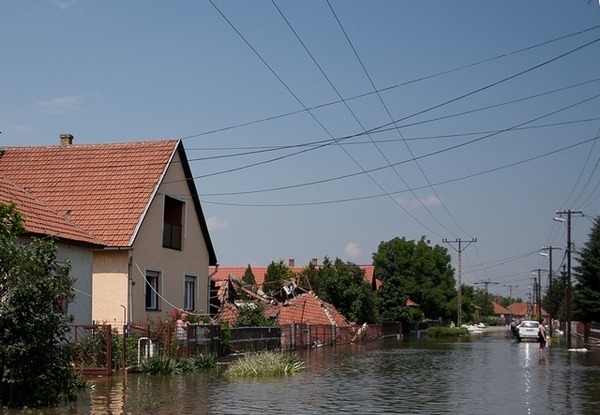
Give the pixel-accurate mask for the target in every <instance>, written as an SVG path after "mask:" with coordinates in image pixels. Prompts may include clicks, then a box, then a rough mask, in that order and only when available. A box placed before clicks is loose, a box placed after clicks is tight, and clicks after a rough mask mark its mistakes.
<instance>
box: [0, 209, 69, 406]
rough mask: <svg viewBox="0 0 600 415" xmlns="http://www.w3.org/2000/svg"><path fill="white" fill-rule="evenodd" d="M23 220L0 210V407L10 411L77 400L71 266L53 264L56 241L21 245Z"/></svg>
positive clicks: (4, 210) (32, 241)
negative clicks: (70, 307) (70, 304)
mask: <svg viewBox="0 0 600 415" xmlns="http://www.w3.org/2000/svg"><path fill="white" fill-rule="evenodd" d="M23 232H24V227H23V220H22V217H21V215H20V214H19V213H18V212H17V211H16V209H15V206H14V205H12V204H11V205H5V204H0V298H2V301H0V373H1V376H0V401H1V402H2V403H3V404H4V405H8V406H10V407H23V406H27V407H44V406H54V405H57V404H59V403H61V402H63V401H71V400H75V399H76V397H77V389H78V385H79V384H80V379H79V378H78V375H77V374H76V373H75V372H74V370H73V366H72V352H73V350H72V347H70V344H69V335H68V334H69V323H70V322H71V321H72V316H70V315H69V314H68V313H67V310H66V309H65V304H68V302H69V301H72V300H73V299H74V298H75V292H74V289H73V279H72V278H71V277H70V276H69V272H70V264H62V265H61V264H59V263H58V262H57V248H56V244H55V241H54V239H52V238H48V239H44V240H41V239H35V238H33V239H32V240H31V242H30V243H29V244H23V243H20V242H19V240H18V237H19V235H21V234H22V233H23Z"/></svg>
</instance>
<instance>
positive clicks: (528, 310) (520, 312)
mask: <svg viewBox="0 0 600 415" xmlns="http://www.w3.org/2000/svg"><path fill="white" fill-rule="evenodd" d="M508 311H509V313H510V314H512V315H513V316H526V315H528V314H531V315H534V316H535V315H536V314H538V309H537V305H535V304H531V305H530V304H527V303H512V304H511V305H509V306H508ZM542 315H548V313H547V312H546V310H544V309H543V308H542Z"/></svg>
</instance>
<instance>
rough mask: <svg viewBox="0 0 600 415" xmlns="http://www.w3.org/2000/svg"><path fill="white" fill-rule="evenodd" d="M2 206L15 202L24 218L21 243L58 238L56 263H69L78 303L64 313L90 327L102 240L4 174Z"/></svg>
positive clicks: (0, 195)
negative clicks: (95, 251) (96, 261)
mask: <svg viewBox="0 0 600 415" xmlns="http://www.w3.org/2000/svg"><path fill="white" fill-rule="evenodd" d="M0 203H2V204H6V205H8V204H11V203H14V204H15V206H16V209H17V211H18V212H19V213H20V214H21V215H22V216H23V219H24V225H25V234H23V235H22V236H21V237H20V241H21V242H23V243H28V242H30V241H31V238H32V237H37V238H46V237H48V236H52V237H55V238H56V261H57V262H59V263H67V262H69V263H70V267H71V270H70V276H71V278H73V279H74V280H75V283H74V289H75V300H74V301H71V302H70V303H68V304H65V306H66V310H65V311H66V312H67V313H69V314H72V315H73V316H74V322H73V323H74V324H91V323H92V298H91V296H90V295H89V293H91V291H92V261H93V249H101V248H102V247H103V243H102V241H100V240H99V239H97V238H95V237H94V236H92V235H91V234H90V233H88V232H86V231H85V230H83V229H82V228H80V227H78V226H77V225H75V224H74V223H73V222H71V221H70V220H69V219H68V217H65V216H64V215H60V214H58V213H57V212H56V211H54V210H52V208H50V207H49V206H48V205H47V204H46V203H44V202H42V201H41V200H38V199H36V198H35V197H34V196H33V195H31V194H30V193H29V192H27V191H26V190H25V189H23V188H21V187H19V186H17V185H16V184H15V183H13V182H12V181H10V180H8V179H7V178H5V177H3V176H1V175H0Z"/></svg>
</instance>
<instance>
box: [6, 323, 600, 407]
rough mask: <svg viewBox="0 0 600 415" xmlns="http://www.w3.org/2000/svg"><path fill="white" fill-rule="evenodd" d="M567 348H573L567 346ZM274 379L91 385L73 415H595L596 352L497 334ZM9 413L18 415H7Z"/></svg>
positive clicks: (342, 356) (310, 354)
mask: <svg viewBox="0 0 600 415" xmlns="http://www.w3.org/2000/svg"><path fill="white" fill-rule="evenodd" d="M574 347H577V346H575V345H574ZM300 356H301V358H302V359H303V360H304V361H305V363H306V371H305V372H303V373H300V374H297V375H293V376H289V377H284V378H276V379H253V380H232V381H228V380H225V379H223V377H222V376H221V374H220V371H219V370H216V369H215V370H212V371H209V372H203V373H200V374H193V375H174V376H147V375H131V374H129V375H126V376H115V377H113V378H112V379H99V380H94V381H93V385H94V387H93V388H92V389H91V390H90V391H89V392H88V393H86V394H84V395H83V396H82V397H81V398H80V400H79V401H78V402H77V403H76V404H75V405H74V406H72V407H71V408H60V409H59V410H58V411H52V412H44V413H53V414H55V413H71V414H73V413H76V414H138V413H149V414H157V415H162V414H316V413H318V414H339V413H352V414H355V415H360V414H511V415H520V414H534V415H535V414H600V388H599V387H598V385H600V348H595V349H594V348H592V349H590V351H589V352H587V353H586V352H581V351H567V350H566V349H565V348H564V347H563V346H561V345H560V344H556V343H555V344H554V346H553V347H552V348H550V349H546V350H545V356H544V358H543V359H541V360H540V359H539V356H538V344H537V343H514V342H511V341H510V340H509V339H507V338H506V337H505V333H504V332H489V333H483V334H476V335H473V336H472V337H471V338H470V339H469V340H462V341H450V340H433V339H429V340H428V339H426V338H424V337H423V338H420V339H419V338H405V339H400V340H398V339H388V340H385V341H381V342H373V343H368V344H355V345H345V346H337V347H335V348H331V347H322V348H318V349H313V350H310V351H303V352H301V353H300ZM8 413H10V414H12V413H18V412H15V411H9V412H8Z"/></svg>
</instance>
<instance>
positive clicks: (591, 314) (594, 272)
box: [573, 217, 600, 341]
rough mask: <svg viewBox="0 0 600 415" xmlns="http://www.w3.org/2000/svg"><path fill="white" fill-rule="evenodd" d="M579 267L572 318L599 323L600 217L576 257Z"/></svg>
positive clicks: (576, 269) (587, 329) (587, 322)
mask: <svg viewBox="0 0 600 415" xmlns="http://www.w3.org/2000/svg"><path fill="white" fill-rule="evenodd" d="M578 257H579V258H578V260H579V261H578V262H579V265H578V266H576V267H574V268H573V270H574V274H575V278H576V280H577V283H576V285H575V289H574V293H573V318H574V319H575V320H578V321H581V322H583V323H586V330H585V334H586V336H585V337H586V338H585V341H587V337H588V335H589V323H590V322H592V321H600V217H596V219H595V221H594V225H593V227H592V230H591V232H590V234H589V239H588V241H587V242H586V243H585V244H584V246H583V248H582V249H581V251H580V252H579V255H578Z"/></svg>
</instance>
